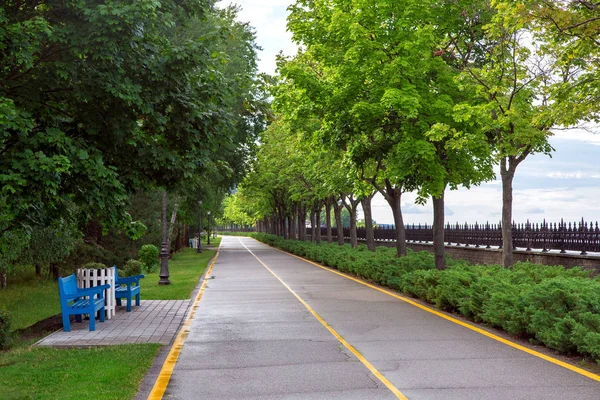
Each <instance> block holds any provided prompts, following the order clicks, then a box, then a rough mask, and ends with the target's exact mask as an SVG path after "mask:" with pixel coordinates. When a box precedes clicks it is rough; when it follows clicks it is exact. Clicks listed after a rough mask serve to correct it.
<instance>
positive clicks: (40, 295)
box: [0, 268, 60, 331]
mask: <svg viewBox="0 0 600 400" xmlns="http://www.w3.org/2000/svg"><path fill="white" fill-rule="evenodd" d="M0 308H2V309H4V310H6V311H8V312H9V313H10V315H11V316H12V325H11V330H13V331H14V330H17V329H22V328H26V327H28V326H30V325H32V324H35V323H36V322H38V321H40V320H42V319H45V318H48V317H51V316H53V315H56V314H59V313H60V303H59V299H58V287H57V284H56V282H54V281H53V280H52V279H47V280H42V279H39V278H36V277H35V272H34V271H33V268H32V270H31V271H21V272H19V274H18V276H10V277H9V279H8V287H7V289H6V290H0Z"/></svg>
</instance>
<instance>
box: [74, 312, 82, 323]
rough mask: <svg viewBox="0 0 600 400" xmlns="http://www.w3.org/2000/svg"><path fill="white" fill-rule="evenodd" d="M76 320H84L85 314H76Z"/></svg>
mask: <svg viewBox="0 0 600 400" xmlns="http://www.w3.org/2000/svg"><path fill="white" fill-rule="evenodd" d="M75 321H77V322H81V321H83V314H75Z"/></svg>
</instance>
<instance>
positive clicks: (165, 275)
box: [158, 192, 171, 285]
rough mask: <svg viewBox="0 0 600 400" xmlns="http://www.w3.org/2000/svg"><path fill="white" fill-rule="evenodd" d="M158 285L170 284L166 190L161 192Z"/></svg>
mask: <svg viewBox="0 0 600 400" xmlns="http://www.w3.org/2000/svg"><path fill="white" fill-rule="evenodd" d="M158 276H159V277H160V280H159V281H158V284H159V285H170V284H171V282H170V281H169V244H168V243H167V192H163V194H162V247H161V249H160V274H158Z"/></svg>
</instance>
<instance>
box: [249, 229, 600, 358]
mask: <svg viewBox="0 0 600 400" xmlns="http://www.w3.org/2000/svg"><path fill="white" fill-rule="evenodd" d="M248 236H252V237H254V238H255V239H257V240H259V241H261V242H263V243H266V244H268V245H271V246H274V247H278V248H280V249H282V250H285V251H288V252H290V253H293V254H296V255H299V256H301V257H306V258H308V259H311V260H313V261H316V262H319V263H322V264H324V265H326V266H329V267H332V268H336V269H338V270H339V271H342V272H345V273H350V274H354V275H358V276H360V277H362V278H364V279H366V280H369V281H371V282H374V283H377V284H380V285H384V286H388V287H390V288H393V289H396V290H398V291H402V292H404V293H406V294H408V295H410V296H413V297H416V298H419V299H421V300H423V301H426V302H429V303H431V304H433V305H435V306H436V307H438V308H440V309H442V310H446V311H449V312H456V313H459V314H461V315H463V316H465V317H467V318H470V319H472V320H474V321H476V322H483V323H486V324H488V325H491V326H494V327H499V328H502V329H504V330H505V331H506V332H508V333H510V334H511V335H515V336H519V337H523V338H529V339H531V340H535V341H539V342H541V343H543V344H545V345H546V346H547V347H549V348H552V349H555V350H558V351H560V352H563V353H574V352H579V353H580V354H583V355H589V356H591V357H593V358H594V359H596V360H600V278H599V277H596V278H594V279H591V273H590V272H589V271H585V270H583V269H581V268H570V269H565V268H564V267H561V266H548V265H540V264H532V263H523V262H521V263H517V264H515V265H514V267H513V268H512V269H504V268H502V267H501V266H499V265H491V266H490V265H470V264H469V263H468V262H466V261H464V260H455V259H452V258H450V257H448V259H447V261H448V262H447V264H448V268H447V269H446V270H443V271H438V270H436V269H435V262H434V257H433V254H431V253H428V252H418V253H415V252H412V251H409V252H408V254H407V255H406V256H405V257H400V258H396V257H395V254H396V252H395V249H393V248H387V247H377V249H376V251H375V252H370V251H367V249H366V247H365V246H363V245H361V246H359V247H358V248H356V249H353V248H351V247H350V246H349V245H344V246H339V245H337V244H327V243H321V244H314V243H310V242H301V241H295V240H284V239H282V238H280V237H277V236H275V235H269V234H264V233H251V234H248Z"/></svg>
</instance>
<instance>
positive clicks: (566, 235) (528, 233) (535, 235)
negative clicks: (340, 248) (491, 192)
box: [308, 220, 600, 255]
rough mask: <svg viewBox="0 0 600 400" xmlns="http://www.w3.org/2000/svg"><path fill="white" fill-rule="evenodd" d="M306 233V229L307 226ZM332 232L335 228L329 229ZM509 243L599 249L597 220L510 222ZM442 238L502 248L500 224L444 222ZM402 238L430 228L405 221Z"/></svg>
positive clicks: (380, 233) (389, 237) (390, 231)
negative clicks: (510, 236) (511, 241)
mask: <svg viewBox="0 0 600 400" xmlns="http://www.w3.org/2000/svg"><path fill="white" fill-rule="evenodd" d="M308 231H309V233H310V229H309V230H308ZM332 233H333V235H334V236H335V235H336V233H337V231H336V229H335V228H334V229H333V230H332ZM326 234H327V231H326V229H325V228H323V227H322V228H321V235H322V236H323V237H325V235H326ZM374 234H375V240H377V241H394V240H395V239H396V232H395V229H394V228H387V229H382V228H375V229H374ZM512 234H513V246H514V247H515V248H517V247H519V248H524V249H525V250H526V251H531V250H532V249H539V250H542V252H548V251H550V250H558V251H560V253H566V252H567V251H578V252H580V253H581V254H582V255H585V254H587V252H600V228H599V225H598V222H595V223H592V222H586V221H584V220H581V221H579V222H568V223H567V222H564V221H561V222H558V223H548V222H543V223H541V224H540V223H536V224H534V223H530V222H526V223H524V224H513V226H512ZM357 235H358V238H359V239H365V238H366V233H365V229H364V228H358V229H357ZM344 236H345V237H348V238H349V237H350V229H348V228H344ZM444 236H445V240H446V242H447V243H448V244H449V245H457V246H465V247H476V248H481V247H483V248H488V249H489V248H491V247H497V248H502V226H501V225H500V224H485V225H479V224H477V223H475V224H464V225H461V224H454V225H452V224H447V225H446V226H445V229H444ZM406 240H408V241H410V242H413V243H431V242H433V228H432V226H431V225H428V224H412V225H406Z"/></svg>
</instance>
